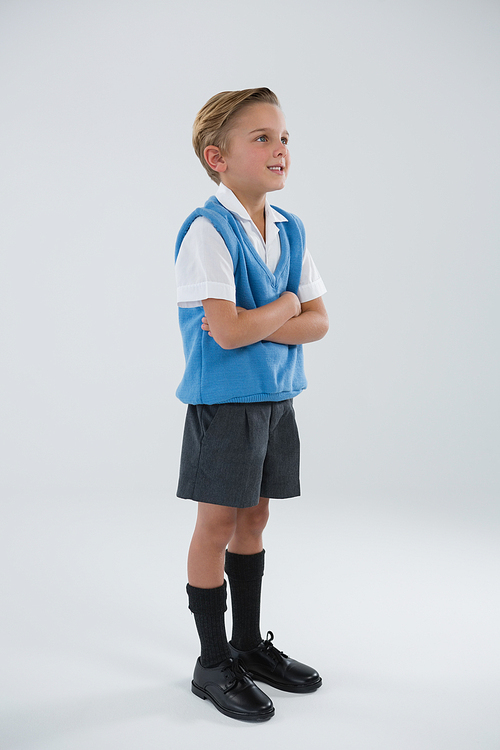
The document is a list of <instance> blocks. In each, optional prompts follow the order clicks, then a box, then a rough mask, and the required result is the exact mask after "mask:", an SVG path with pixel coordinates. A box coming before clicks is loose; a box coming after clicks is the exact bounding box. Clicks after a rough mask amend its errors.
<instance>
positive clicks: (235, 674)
mask: <svg viewBox="0 0 500 750" xmlns="http://www.w3.org/2000/svg"><path fill="white" fill-rule="evenodd" d="M191 690H192V691H193V693H194V694H195V695H197V696H198V697H199V698H203V700H206V699H207V698H208V700H210V701H212V703H213V704H214V706H215V708H217V709H218V710H219V711H220V712H221V713H223V714H225V716H229V717H230V718H231V719H240V720H241V721H267V720H268V719H270V718H271V717H272V716H274V706H273V702H272V700H271V699H270V698H269V697H268V696H267V695H266V694H265V693H263V692H262V690H261V689H260V688H258V687H257V685H255V683H254V682H253V680H251V679H250V677H249V675H248V674H247V673H246V671H245V670H244V669H242V667H241V666H240V665H239V664H238V663H237V662H236V661H234V660H233V659H226V660H225V661H223V662H222V664H219V666H217V667H209V668H207V667H202V666H201V662H200V660H199V659H198V661H197V662H196V666H195V668H194V674H193V681H192V683H191Z"/></svg>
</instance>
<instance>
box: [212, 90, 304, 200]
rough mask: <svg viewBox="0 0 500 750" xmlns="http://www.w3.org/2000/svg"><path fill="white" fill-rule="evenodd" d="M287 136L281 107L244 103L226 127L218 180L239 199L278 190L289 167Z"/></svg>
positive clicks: (258, 196)
mask: <svg viewBox="0 0 500 750" xmlns="http://www.w3.org/2000/svg"><path fill="white" fill-rule="evenodd" d="M288 138H289V135H288V131H287V129H286V124H285V116H284V115H283V112H282V111H281V109H279V108H278V107H275V106H274V105H273V104H266V103H264V102H257V103H255V104H251V105H248V106H247V107H245V109H243V110H242V112H241V113H240V114H239V115H238V116H237V117H236V119H235V121H234V123H233V126H232V128H231V130H230V133H229V145H228V150H227V152H226V153H225V154H224V155H223V156H222V163H221V168H220V178H221V182H223V183H224V185H226V186H227V187H228V188H230V189H231V190H232V191H233V192H234V193H235V194H236V195H237V197H239V198H240V200H241V198H242V197H246V198H250V199H252V200H260V199H261V198H262V197H264V196H265V194H266V193H268V192H270V191H272V190H281V189H282V188H284V187H285V182H286V178H287V175H288V170H289V168H290V154H289V151H288V146H287V144H288Z"/></svg>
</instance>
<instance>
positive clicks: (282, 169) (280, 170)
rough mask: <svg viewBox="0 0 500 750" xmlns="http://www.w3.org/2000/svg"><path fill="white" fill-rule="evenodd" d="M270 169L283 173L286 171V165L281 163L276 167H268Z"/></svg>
mask: <svg viewBox="0 0 500 750" xmlns="http://www.w3.org/2000/svg"><path fill="white" fill-rule="evenodd" d="M268 169H270V170H271V172H277V173H278V174H283V172H284V171H285V167H284V166H283V165H281V164H277V165H276V166H275V167H268Z"/></svg>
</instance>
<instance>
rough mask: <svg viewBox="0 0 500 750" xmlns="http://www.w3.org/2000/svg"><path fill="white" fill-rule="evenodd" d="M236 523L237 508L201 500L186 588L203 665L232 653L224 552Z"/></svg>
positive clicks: (189, 559)
mask: <svg viewBox="0 0 500 750" xmlns="http://www.w3.org/2000/svg"><path fill="white" fill-rule="evenodd" d="M235 527H236V509H235V508H227V507H225V506H222V505H212V504H208V503H198V516H197V519H196V526H195V530H194V533H193V538H192V540H191V545H190V548H189V555H188V581H189V583H188V585H187V592H188V596H189V609H190V610H191V612H192V613H193V614H194V619H195V622H196V628H197V630H198V635H199V637H200V644H201V656H200V662H201V664H202V666H203V667H214V666H216V665H217V664H220V663H221V662H223V661H224V659H227V658H229V657H230V656H231V654H230V651H229V646H228V643H227V636H226V626H225V622H224V613H225V611H226V584H225V581H224V553H225V549H226V545H227V543H228V541H229V540H230V539H231V537H232V536H233V533H234V529H235Z"/></svg>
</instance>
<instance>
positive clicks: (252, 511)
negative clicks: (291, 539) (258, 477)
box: [225, 497, 269, 651]
mask: <svg viewBox="0 0 500 750" xmlns="http://www.w3.org/2000/svg"><path fill="white" fill-rule="evenodd" d="M268 518H269V499H268V498H264V497H261V498H260V501H259V504H258V505H256V506H254V507H253V508H241V509H239V510H238V513H237V519H236V530H235V533H234V535H233V537H232V539H231V541H230V543H229V548H228V551H227V552H226V564H225V569H226V573H227V576H228V579H229V584H230V586H231V605H232V613H233V633H232V638H231V644H232V645H233V646H234V647H235V648H237V649H242V650H244V651H246V650H248V649H252V648H255V647H256V646H258V645H259V643H260V642H261V641H262V636H261V633H260V600H261V588H262V576H263V575H264V554H265V553H264V549H263V545H262V533H263V531H264V529H265V527H266V524H267V521H268Z"/></svg>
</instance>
